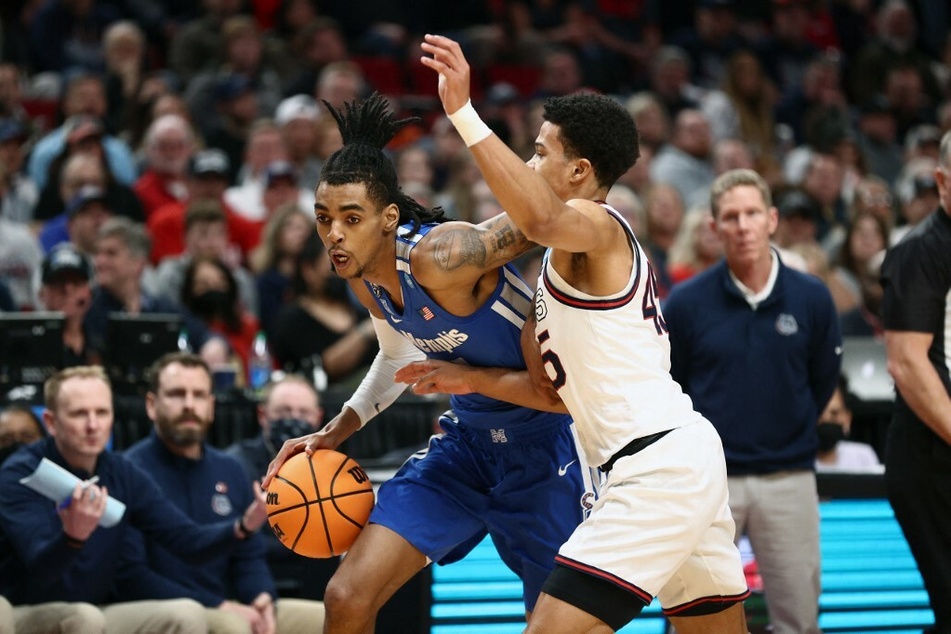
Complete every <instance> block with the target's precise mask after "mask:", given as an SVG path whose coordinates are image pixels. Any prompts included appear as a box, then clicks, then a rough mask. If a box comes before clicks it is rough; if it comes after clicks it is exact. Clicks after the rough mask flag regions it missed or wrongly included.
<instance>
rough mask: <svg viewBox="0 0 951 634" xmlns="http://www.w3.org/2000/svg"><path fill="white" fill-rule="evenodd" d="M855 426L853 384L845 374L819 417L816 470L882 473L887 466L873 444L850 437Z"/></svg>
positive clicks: (821, 471)
mask: <svg viewBox="0 0 951 634" xmlns="http://www.w3.org/2000/svg"><path fill="white" fill-rule="evenodd" d="M851 429H852V410H851V408H850V407H849V387H848V383H847V382H846V380H845V377H843V376H840V377H839V384H838V386H836V388H835V392H833V393H832V398H830V399H829V403H828V405H826V408H825V409H824V410H823V411H822V416H820V417H819V424H818V433H819V453H818V454H817V456H816V471H818V472H820V473H823V472H832V471H849V472H862V473H882V472H883V471H884V470H885V467H883V466H882V463H881V462H880V461H879V459H878V455H877V454H876V453H875V450H874V449H872V447H871V446H870V445H867V444H865V443H863V442H854V441H852V440H847V438H848V437H849V432H850V431H851Z"/></svg>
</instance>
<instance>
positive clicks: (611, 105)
mask: <svg viewBox="0 0 951 634" xmlns="http://www.w3.org/2000/svg"><path fill="white" fill-rule="evenodd" d="M542 116H543V117H544V118H545V120H546V121H548V122H549V123H552V124H554V125H556V126H558V128H559V138H560V140H561V143H562V145H564V148H565V156H566V157H567V158H586V159H588V160H589V161H591V165H592V167H593V168H594V174H595V176H596V177H597V179H598V183H599V184H600V185H601V186H602V187H610V186H611V185H613V184H614V182H615V181H616V180H617V179H618V178H620V177H621V175H622V174H624V172H626V171H627V170H629V169H630V168H631V166H632V165H634V163H635V161H637V158H638V157H639V156H640V146H639V140H638V135H637V127H636V126H635V125H634V119H632V118H631V115H630V114H629V113H628V112H627V110H625V109H624V107H623V106H621V104H619V103H618V102H616V101H615V100H614V99H611V98H610V97H606V96H604V95H595V94H575V95H568V96H565V97H551V98H549V99H547V100H546V101H545V110H544V112H543V115H542Z"/></svg>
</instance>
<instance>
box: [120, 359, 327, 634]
mask: <svg viewBox="0 0 951 634" xmlns="http://www.w3.org/2000/svg"><path fill="white" fill-rule="evenodd" d="M145 406H146V411H147V412H148V415H149V418H151V419H152V421H153V423H154V424H155V426H154V430H153V433H152V434H151V435H150V436H149V437H148V438H145V439H143V440H141V441H139V442H138V443H136V444H135V445H133V446H132V447H130V448H129V449H128V450H127V451H126V454H125V455H126V457H127V458H128V459H130V460H132V461H133V462H135V464H137V465H138V466H139V468H141V469H142V470H143V471H145V472H146V473H147V474H149V475H150V476H151V477H152V478H153V479H154V480H155V482H156V483H157V484H158V485H159V488H160V489H161V490H162V491H163V493H164V494H165V495H166V497H167V498H168V499H169V500H170V501H171V502H172V503H173V504H174V505H175V506H177V507H178V508H179V509H180V510H181V511H182V512H184V513H185V514H186V515H188V516H189V517H190V518H191V519H192V520H193V521H195V522H196V523H198V524H212V523H215V522H220V521H221V520H222V519H225V518H239V517H241V509H244V508H245V507H246V506H247V505H248V504H250V503H251V502H253V501H254V499H255V497H257V499H259V500H261V501H262V502H263V500H264V492H263V490H262V489H261V488H260V487H259V486H258V484H257V483H255V484H254V485H253V487H252V485H250V483H249V482H248V480H247V477H246V475H245V472H244V470H243V468H242V467H241V464H240V463H239V462H238V461H237V460H236V459H234V458H232V457H231V456H228V455H227V454H226V453H225V452H223V451H221V450H220V449H216V448H215V447H212V446H210V445H209V444H208V443H207V442H205V437H206V434H207V431H208V428H209V427H210V426H211V424H212V419H213V417H214V409H215V397H214V395H213V393H212V379H211V371H210V370H209V368H208V366H207V364H205V362H204V361H202V359H201V358H200V357H198V356H196V355H193V354H189V353H181V352H175V353H170V354H167V355H165V356H163V357H161V358H160V359H159V360H158V361H156V362H155V364H154V365H153V366H152V368H151V371H150V388H149V392H148V393H147V394H146V401H145ZM239 526H242V527H243V524H239ZM249 533H250V531H249ZM123 563H124V565H123V567H122V569H121V572H120V578H119V584H118V587H119V588H120V592H128V593H130V595H132V596H130V597H129V598H132V597H133V596H134V597H135V598H137V599H143V598H149V599H162V598H170V597H187V598H191V599H194V600H196V601H198V602H199V603H201V604H202V605H204V606H205V608H206V615H207V619H208V625H209V630H210V631H211V632H247V631H248V628H249V627H250V629H251V631H252V632H254V633H255V634H273V633H274V632H304V631H315V630H317V629H319V627H320V624H321V623H322V622H323V605H322V604H320V603H318V602H315V601H303V600H298V599H281V600H280V601H277V589H276V588H275V585H274V579H273V577H272V576H271V572H270V570H269V569H268V566H267V561H266V559H265V555H264V542H263V540H262V538H261V537H260V536H259V535H251V534H249V535H248V539H246V540H244V541H243V542H241V543H240V544H238V545H236V546H235V548H233V549H232V550H231V551H230V552H222V553H216V554H215V555H214V556H209V557H206V558H204V559H203V560H202V561H200V562H199V561H194V560H191V559H186V558H182V557H178V556H177V555H175V554H173V553H172V552H170V551H168V550H167V549H166V548H164V547H163V546H161V545H159V544H158V543H156V542H154V541H152V540H144V539H143V537H142V535H141V533H134V532H133V533H132V534H131V536H130V539H128V540H127V541H126V544H125V546H124V561H123ZM145 588H148V589H149V591H150V592H151V593H152V594H151V595H150V596H145V597H143V596H138V593H139V592H140V591H141V590H140V589H142V590H144V589H145Z"/></svg>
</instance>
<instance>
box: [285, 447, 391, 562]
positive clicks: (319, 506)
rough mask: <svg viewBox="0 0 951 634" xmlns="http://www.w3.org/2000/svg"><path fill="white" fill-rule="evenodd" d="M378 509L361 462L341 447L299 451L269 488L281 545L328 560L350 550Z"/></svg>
mask: <svg viewBox="0 0 951 634" xmlns="http://www.w3.org/2000/svg"><path fill="white" fill-rule="evenodd" d="M372 508H373V487H372V485H371V484H370V478H368V477H367V474H366V472H365V471H364V470H363V469H361V468H360V465H358V464H357V463H356V462H355V461H353V460H352V459H350V458H348V457H347V456H345V455H343V454H342V453H340V452H337V451H331V450H329V449H318V450H317V451H315V452H314V454H313V455H312V456H308V455H307V454H306V453H299V454H296V455H295V456H293V457H291V458H290V459H289V460H288V461H287V462H285V463H284V464H283V465H282V466H281V468H280V470H278V472H277V475H276V476H275V477H274V479H273V480H271V484H270V486H269V487H268V489H267V517H268V522H270V524H271V530H273V531H274V534H275V535H277V538H278V539H280V540H281V543H282V544H284V545H285V546H287V547H288V548H290V549H291V550H293V551H294V552H295V553H297V554H298V555H304V556H305V557H313V558H317V559H326V558H327V557H334V556H335V555H340V554H342V553H345V552H347V550H349V549H350V546H352V545H353V542H354V541H355V540H356V539H357V535H359V534H360V530H361V529H362V528H363V526H364V525H365V524H366V523H367V520H368V519H369V517H370V510H371V509H372Z"/></svg>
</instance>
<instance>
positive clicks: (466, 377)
mask: <svg viewBox="0 0 951 634" xmlns="http://www.w3.org/2000/svg"><path fill="white" fill-rule="evenodd" d="M521 345H522V356H523V357H524V358H525V364H526V366H527V368H528V369H527V370H517V369H515V368H479V367H473V366H467V365H461V364H456V363H449V362H447V361H435V360H432V359H427V360H425V361H416V362H413V363H411V364H409V365H407V366H406V367H404V368H402V369H400V370H399V371H398V372H397V373H396V380H397V381H399V382H401V383H409V384H411V385H412V389H413V392H415V393H416V394H443V393H444V394H471V393H473V392H478V393H479V394H484V395H485V396H489V397H491V398H494V399H498V400H500V401H506V402H508V403H514V404H515V405H521V406H522V407H530V408H532V409H537V410H541V411H544V412H559V413H564V414H567V413H568V408H567V407H566V406H565V404H564V403H563V402H562V400H561V397H560V396H558V392H556V391H555V387H554V386H553V385H552V383H551V379H549V378H548V375H547V374H546V373H545V367H544V365H543V363H542V359H541V350H540V349H539V346H538V339H537V338H536V337H535V315H534V313H532V314H531V315H530V316H529V318H528V319H526V320H525V325H524V326H523V327H522V338H521Z"/></svg>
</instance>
